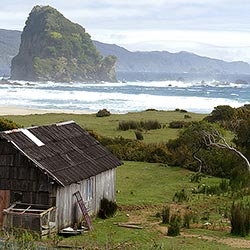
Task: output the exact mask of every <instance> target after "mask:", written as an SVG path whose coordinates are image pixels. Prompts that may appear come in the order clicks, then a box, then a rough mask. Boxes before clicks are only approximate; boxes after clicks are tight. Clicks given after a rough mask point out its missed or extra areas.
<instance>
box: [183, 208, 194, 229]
mask: <svg viewBox="0 0 250 250" xmlns="http://www.w3.org/2000/svg"><path fill="white" fill-rule="evenodd" d="M192 218H193V215H192V212H191V211H185V213H184V215H183V227H185V228H190V222H191V219H192Z"/></svg>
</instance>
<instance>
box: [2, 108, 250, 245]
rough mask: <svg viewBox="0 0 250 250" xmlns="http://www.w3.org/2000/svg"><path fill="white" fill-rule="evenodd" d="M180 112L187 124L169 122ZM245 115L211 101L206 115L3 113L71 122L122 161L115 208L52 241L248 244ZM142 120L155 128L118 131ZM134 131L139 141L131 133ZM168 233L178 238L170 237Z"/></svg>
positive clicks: (33, 121) (23, 119) (30, 120)
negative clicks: (89, 226) (79, 231)
mask: <svg viewBox="0 0 250 250" xmlns="http://www.w3.org/2000/svg"><path fill="white" fill-rule="evenodd" d="M185 115H188V116H189V118H188V123H187V125H185V126H183V127H180V128H171V126H169V124H171V123H172V122H175V121H183V122H185V123H186V122H187V118H186V117H185ZM249 115H250V109H249V106H248V105H245V106H243V107H240V108H237V109H234V108H231V107H229V106H218V107H216V108H215V109H214V110H213V112H212V113H211V114H210V115H208V116H207V115H201V114H194V113H189V112H186V113H183V112H180V111H179V110H175V111H169V112H166V111H157V110H150V111H144V112H139V113H128V114H110V115H109V116H103V117H97V116H96V114H86V115H85V114H84V115H83V114H81V115H75V114H44V115H28V116H6V117H5V118H7V119H8V120H13V121H15V122H16V123H18V124H22V125H23V126H25V127H26V126H32V125H40V124H49V123H55V122H59V121H66V120H75V121H76V122H77V123H79V124H80V125H81V126H82V127H83V128H85V129H87V130H88V131H89V132H90V133H91V134H92V135H93V136H94V137H96V138H97V139H98V140H99V141H100V142H101V143H102V144H104V145H105V146H106V147H108V148H109V149H110V150H111V151H112V152H113V153H114V154H116V155H117V156H118V157H119V158H121V159H123V161H124V165H123V166H121V167H119V168H117V186H116V192H117V194H116V198H117V200H116V202H117V205H118V209H117V211H116V213H115V215H114V217H109V216H107V217H109V218H106V219H105V220H103V219H101V218H97V219H96V220H94V222H93V224H94V225H93V226H94V228H95V230H94V231H93V232H89V233H88V234H84V235H82V236H76V237H73V238H69V239H62V238H60V240H58V241H57V243H56V244H57V245H64V246H78V247H85V249H93V248H98V249H104V248H105V247H106V248H105V249H114V248H117V249H119V247H120V249H184V248H185V249H194V247H195V249H240V248H241V249H247V248H248V247H249V242H250V238H249V233H250V231H249V230H250V227H249V225H250V215H249V214H250V213H249V198H250V182H249V179H250V178H249V177H250V173H249V171H248V168H247V164H246V161H245V159H244V158H243V157H242V156H241V155H240V154H238V152H240V153H242V155H243V156H245V157H246V158H247V157H249V144H248V140H247V138H248V131H249V122H248V118H249ZM131 121H133V122H131ZM147 121H157V124H160V126H159V128H157V129H152V130H151V129H148V128H145V127H143V126H141V127H140V128H138V127H135V128H131V127H130V128H129V129H128V130H121V129H118V128H119V124H120V123H123V122H125V124H126V122H127V123H128V124H131V123H134V122H135V124H137V125H138V124H144V123H147ZM138 129H139V130H138ZM137 131H139V132H140V133H141V135H142V136H143V140H139V139H138V138H137V139H136V137H135V132H137ZM227 146H228V147H227ZM232 149H235V150H236V151H235V150H232ZM126 225H129V226H130V225H134V226H137V227H138V229H132V228H126ZM124 226H125V227H124ZM139 228H140V229H139ZM167 235H169V236H171V237H167ZM175 235H179V236H178V237H172V236H175ZM232 235H234V236H232ZM235 235H236V236H235ZM242 236H243V237H244V238H239V237H242ZM48 244H52V242H50V243H48ZM107 246H108V247H107Z"/></svg>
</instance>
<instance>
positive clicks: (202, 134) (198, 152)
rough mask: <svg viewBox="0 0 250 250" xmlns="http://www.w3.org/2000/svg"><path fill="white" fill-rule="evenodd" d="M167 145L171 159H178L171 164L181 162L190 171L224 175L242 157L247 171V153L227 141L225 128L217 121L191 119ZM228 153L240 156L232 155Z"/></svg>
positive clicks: (238, 163)
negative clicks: (189, 123) (194, 120)
mask: <svg viewBox="0 0 250 250" xmlns="http://www.w3.org/2000/svg"><path fill="white" fill-rule="evenodd" d="M168 147H169V149H170V151H171V153H172V155H173V158H175V159H177V160H176V161H177V162H174V165H179V166H180V165H181V166H184V167H187V168H189V169H191V170H197V171H198V172H201V171H202V172H206V173H209V174H212V175H216V176H221V177H226V176H229V175H230V173H231V171H232V170H233V169H234V168H235V167H238V166H239V165H240V161H239V160H240V159H243V160H244V161H245V162H246V165H247V169H248V170H249V171H250V164H249V161H248V159H247V158H246V156H245V155H244V154H243V153H242V152H241V151H240V150H239V149H238V148H237V147H234V146H232V145H230V144H229V143H228V142H227V141H226V139H225V136H224V131H223V130H222V129H221V128H220V127H219V125H218V124H214V123H209V122H206V121H201V122H194V123H192V124H191V125H190V126H189V127H188V128H186V129H185V130H184V131H183V132H182V133H181V134H180V136H179V138H177V139H176V140H173V141H170V142H169V143H168ZM217 148H218V149H220V150H218V149H217ZM231 152H234V153H236V154H237V155H238V156H239V157H235V156H234V154H232V153H231ZM179 159H182V161H180V160H179ZM178 160H179V162H178Z"/></svg>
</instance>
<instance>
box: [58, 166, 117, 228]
mask: <svg viewBox="0 0 250 250" xmlns="http://www.w3.org/2000/svg"><path fill="white" fill-rule="evenodd" d="M91 178H92V179H93V199H91V200H90V201H84V204H85V206H86V208H87V210H88V212H89V214H90V215H95V214H97V212H98V211H99V209H100V202H101V199H102V198H104V197H105V198H107V199H109V200H114V198H115V169H110V170H108V171H105V172H102V173H100V174H98V175H96V176H94V177H91ZM86 183H87V180H83V181H81V182H78V183H73V184H71V185H69V186H66V187H58V189H57V195H56V207H57V225H58V228H59V229H61V228H64V227H68V226H72V225H74V224H75V223H77V222H79V221H80V220H81V219H82V213H81V211H80V208H79V207H78V204H77V200H76V198H75V196H74V195H73V194H74V193H75V192H77V191H80V193H81V195H82V197H83V200H84V197H85V196H86Z"/></svg>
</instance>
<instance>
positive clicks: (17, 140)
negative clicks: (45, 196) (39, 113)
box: [0, 121, 122, 186]
mask: <svg viewBox="0 0 250 250" xmlns="http://www.w3.org/2000/svg"><path fill="white" fill-rule="evenodd" d="M0 138H3V139H6V140H8V141H9V142H11V143H12V144H13V145H14V146H15V147H16V148H17V149H18V150H20V151H21V152H22V153H23V154H24V155H26V156H27V157H28V158H29V159H30V160H31V161H33V162H34V163H35V165H36V166H37V167H38V168H40V169H41V170H42V171H44V172H45V173H46V174H48V175H49V176H50V177H51V178H52V179H54V180H55V181H56V182H57V183H59V184H61V185H63V186H66V185H69V184H71V183H75V182H78V181H81V180H83V179H87V178H89V177H91V176H95V175H97V174H99V173H101V172H104V171H106V170H109V169H112V168H115V167H117V166H120V165H122V162H121V161H120V160H119V159H118V158H117V157H116V156H114V155H113V154H111V153H110V152H109V151H108V150H107V149H106V148H105V147H104V146H102V145H101V144H100V143H99V142H98V141H97V140H96V139H95V138H93V137H92V136H90V135H89V133H88V132H86V131H85V130H84V129H82V128H81V127H80V126H79V125H77V124H76V123H75V122H73V121H70V122H64V123H58V124H52V125H47V126H37V127H31V128H27V129H15V130H10V131H5V132H1V133H0Z"/></svg>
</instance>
